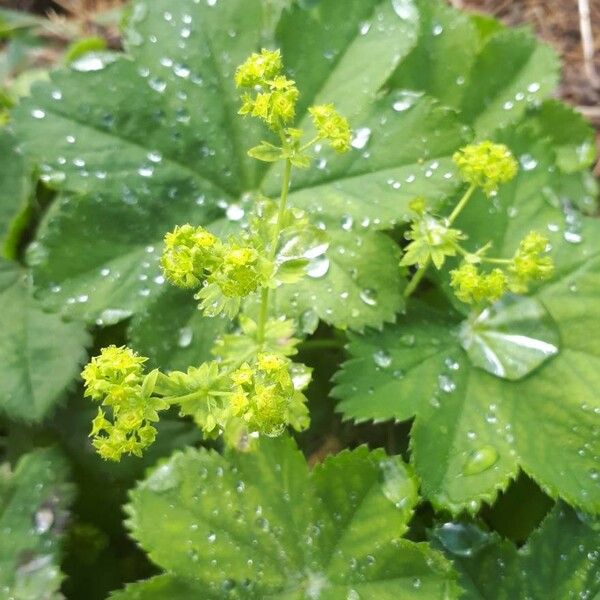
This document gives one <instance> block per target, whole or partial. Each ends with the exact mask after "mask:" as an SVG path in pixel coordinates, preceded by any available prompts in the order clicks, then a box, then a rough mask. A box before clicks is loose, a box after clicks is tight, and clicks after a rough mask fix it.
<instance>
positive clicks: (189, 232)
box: [160, 224, 223, 288]
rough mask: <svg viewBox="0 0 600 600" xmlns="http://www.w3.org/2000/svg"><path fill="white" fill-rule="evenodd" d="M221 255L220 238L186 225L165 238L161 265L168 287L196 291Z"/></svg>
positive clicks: (201, 228) (202, 229)
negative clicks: (172, 285)
mask: <svg viewBox="0 0 600 600" xmlns="http://www.w3.org/2000/svg"><path fill="white" fill-rule="evenodd" d="M222 254H223V248H222V244H221V241H220V240H219V238H217V237H216V236H215V235H213V234H212V233H210V232H209V231H206V229H204V228H203V227H192V226H191V225H189V224H186V225H182V226H180V227H179V226H178V227H175V229H174V230H173V231H170V232H169V233H167V234H166V235H165V249H164V252H163V255H162V257H161V259H160V263H161V266H162V269H163V272H164V274H165V277H166V278H167V279H168V280H169V281H170V282H171V283H173V284H174V285H176V286H178V287H182V288H196V287H198V286H199V285H200V283H201V281H202V280H203V279H204V273H205V271H206V270H209V269H211V268H213V267H214V265H215V264H216V263H217V262H218V259H219V257H220V256H221V255H222Z"/></svg>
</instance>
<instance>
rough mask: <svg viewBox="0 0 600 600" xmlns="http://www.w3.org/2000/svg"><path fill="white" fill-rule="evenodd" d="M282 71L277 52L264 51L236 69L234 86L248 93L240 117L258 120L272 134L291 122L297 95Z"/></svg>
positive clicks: (291, 82) (296, 89)
mask: <svg viewBox="0 0 600 600" xmlns="http://www.w3.org/2000/svg"><path fill="white" fill-rule="evenodd" d="M282 70H283V64H282V61H281V54H280V52H279V50H275V51H272V50H264V49H263V50H261V52H260V53H258V54H257V53H255V54H252V55H251V56H250V57H249V58H248V59H247V60H246V61H245V62H244V63H243V64H241V65H240V66H239V67H238V69H237V71H236V73H235V84H236V86H237V87H239V88H246V89H250V90H251V91H249V92H245V93H244V94H243V95H242V107H241V108H240V110H239V114H240V115H244V116H246V115H249V116H252V117H257V118H259V119H261V120H262V121H264V122H265V123H266V124H267V125H268V126H269V127H270V128H271V129H273V130H275V131H279V130H280V129H282V128H283V127H285V126H286V125H287V124H289V123H291V122H292V121H293V120H294V118H295V116H296V103H297V101H298V96H299V95H300V94H299V92H298V88H297V87H296V84H295V83H294V81H292V80H291V79H288V78H287V77H285V76H284V75H282V74H281V72H282Z"/></svg>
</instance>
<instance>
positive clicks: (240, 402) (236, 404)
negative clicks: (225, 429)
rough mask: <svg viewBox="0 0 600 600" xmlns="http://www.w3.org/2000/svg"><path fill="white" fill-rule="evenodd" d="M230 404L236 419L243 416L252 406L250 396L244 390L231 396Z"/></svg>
mask: <svg viewBox="0 0 600 600" xmlns="http://www.w3.org/2000/svg"><path fill="white" fill-rule="evenodd" d="M229 403H230V406H231V412H232V413H233V414H234V416H236V417H239V416H241V415H243V414H244V413H245V412H246V410H247V409H248V407H249V406H250V401H249V399H248V394H247V393H246V392H244V390H242V389H241V388H240V389H239V390H237V391H235V392H234V393H233V394H231V396H230V398H229Z"/></svg>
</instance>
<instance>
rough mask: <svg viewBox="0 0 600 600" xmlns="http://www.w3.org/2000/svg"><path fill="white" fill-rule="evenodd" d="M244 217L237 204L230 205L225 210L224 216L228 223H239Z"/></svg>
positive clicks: (241, 209) (242, 210)
mask: <svg viewBox="0 0 600 600" xmlns="http://www.w3.org/2000/svg"><path fill="white" fill-rule="evenodd" d="M244 215H245V212H244V209H243V208H242V207H241V206H240V205H239V204H230V205H229V206H228V207H227V209H226V210H225V216H226V217H227V218H228V219H229V220H230V221H241V220H242V219H243V218H244Z"/></svg>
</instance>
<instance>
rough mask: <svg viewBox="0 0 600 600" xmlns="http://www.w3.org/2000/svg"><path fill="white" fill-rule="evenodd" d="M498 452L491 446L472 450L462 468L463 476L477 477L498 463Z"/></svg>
mask: <svg viewBox="0 0 600 600" xmlns="http://www.w3.org/2000/svg"><path fill="white" fill-rule="evenodd" d="M498 458H499V455H498V451H497V450H496V448H494V447H493V446H482V447H481V448H478V449H477V450H474V451H473V452H472V453H471V454H470V455H469V457H468V458H467V462H466V463H465V466H464V468H463V473H464V474H465V475H478V474H479V473H483V471H487V470H488V469H489V468H490V467H492V466H493V465H495V464H496V463H497V462H498Z"/></svg>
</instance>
